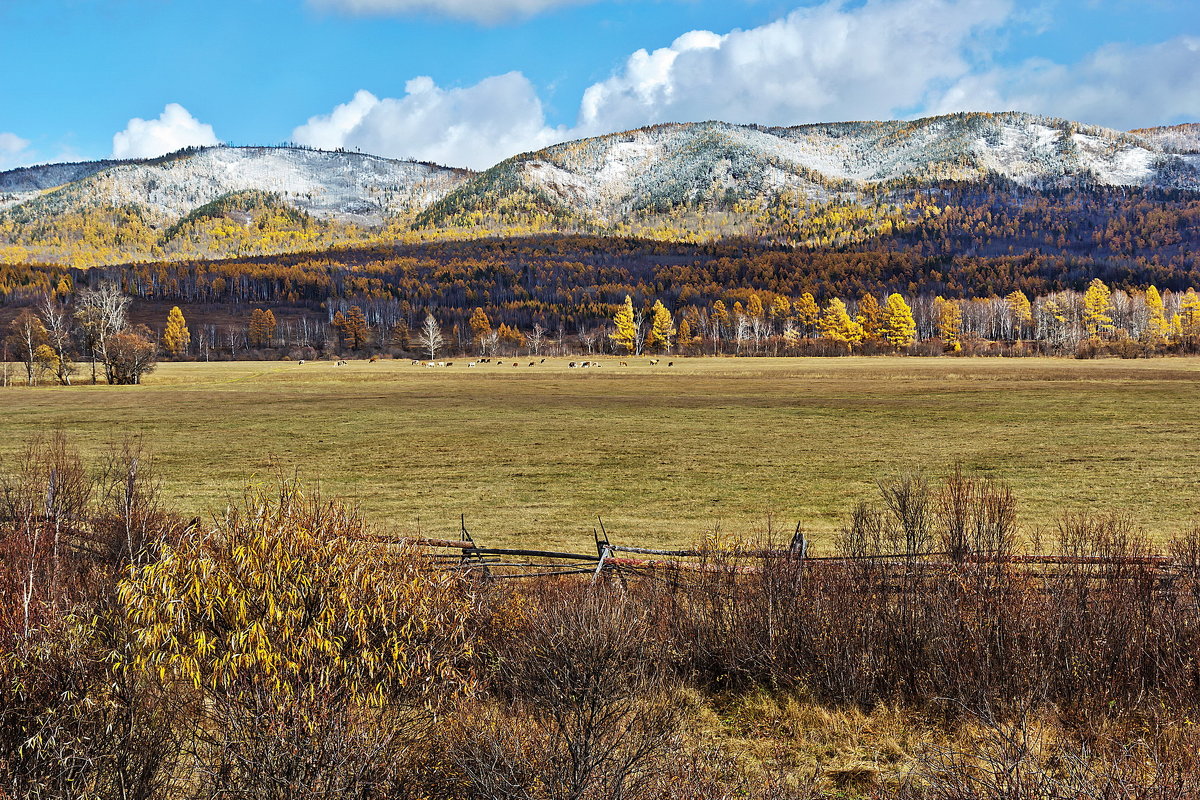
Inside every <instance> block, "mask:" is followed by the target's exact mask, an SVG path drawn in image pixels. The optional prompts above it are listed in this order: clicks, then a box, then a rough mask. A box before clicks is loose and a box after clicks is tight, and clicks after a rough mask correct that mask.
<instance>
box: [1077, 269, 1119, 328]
mask: <svg viewBox="0 0 1200 800" xmlns="http://www.w3.org/2000/svg"><path fill="white" fill-rule="evenodd" d="M1111 313H1112V292H1110V291H1109V290H1108V287H1107V286H1105V285H1104V281H1102V280H1100V279H1099V278H1093V279H1092V282H1091V283H1090V284H1088V288H1087V291H1086V292H1084V294H1083V329H1084V330H1085V331H1087V334H1088V336H1090V337H1092V338H1094V339H1095V338H1103V337H1108V336H1110V335H1111V334H1112V332H1113V319H1112V316H1111Z"/></svg>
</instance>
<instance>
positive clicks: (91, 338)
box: [75, 283, 132, 383]
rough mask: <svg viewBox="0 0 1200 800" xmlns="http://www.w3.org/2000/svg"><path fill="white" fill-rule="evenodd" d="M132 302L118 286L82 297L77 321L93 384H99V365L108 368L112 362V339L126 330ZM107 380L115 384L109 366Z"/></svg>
mask: <svg viewBox="0 0 1200 800" xmlns="http://www.w3.org/2000/svg"><path fill="white" fill-rule="evenodd" d="M130 302H132V301H131V300H130V298H129V297H126V296H125V295H123V294H121V290H120V289H119V288H117V285H116V284H115V283H105V284H103V285H101V286H100V288H99V289H87V290H84V291H82V292H80V293H79V298H78V300H77V301H76V304H75V318H76V320H77V321H78V322H79V326H80V328H81V329H82V331H83V336H84V342H85V346H86V347H87V348H88V353H89V355H90V356H91V359H92V383H95V382H96V362H97V361H99V362H101V363H103V364H106V365H107V364H108V362H109V359H108V342H109V339H110V338H111V337H112V336H114V335H115V334H117V333H120V332H121V331H123V330H125V326H126V324H127V314H128V312H129V304H130ZM105 378H106V379H108V381H109V383H112V375H111V373H110V372H109V371H108V367H107V366H106V367H105Z"/></svg>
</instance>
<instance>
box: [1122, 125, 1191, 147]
mask: <svg viewBox="0 0 1200 800" xmlns="http://www.w3.org/2000/svg"><path fill="white" fill-rule="evenodd" d="M1130 133H1132V134H1134V135H1135V136H1138V137H1140V138H1142V139H1145V140H1146V141H1148V142H1151V143H1153V144H1157V145H1158V146H1159V147H1161V148H1162V149H1163V150H1164V151H1165V152H1168V153H1181V154H1186V155H1196V154H1200V123H1196V122H1191V123H1187V124H1184V125H1172V126H1170V127H1168V128H1142V129H1141V130H1137V131H1130Z"/></svg>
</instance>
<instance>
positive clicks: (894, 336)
mask: <svg viewBox="0 0 1200 800" xmlns="http://www.w3.org/2000/svg"><path fill="white" fill-rule="evenodd" d="M880 332H881V333H882V334H883V338H884V340H885V341H886V342H887V343H888V344H890V345H891V346H892V347H897V348H902V347H908V346H909V345H911V344H912V343H913V342H914V341H915V340H916V338H917V322H916V320H915V319H913V313H912V309H911V308H909V306H908V303H906V302H904V298H903V297H901V296H900V295H899V294H895V293H893V294H890V295H888V299H887V302H886V303H885V304H884V306H883V321H882V324H881V326H880Z"/></svg>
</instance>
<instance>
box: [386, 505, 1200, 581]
mask: <svg viewBox="0 0 1200 800" xmlns="http://www.w3.org/2000/svg"><path fill="white" fill-rule="evenodd" d="M371 543H372V544H375V545H380V546H403V547H410V548H415V549H417V550H419V551H421V552H422V554H423V556H424V558H426V559H427V560H428V562H429V564H430V567H431V568H435V569H442V570H448V571H452V572H459V573H465V574H470V575H475V576H482V577H486V578H489V579H516V578H534V577H551V576H566V575H587V574H591V575H592V577H593V580H595V579H599V578H601V577H607V576H612V575H617V576H620V577H621V578H622V579H624V577H625V576H631V575H646V574H661V573H664V572H671V573H725V574H730V575H753V574H761V573H762V572H763V571H764V569H765V568H767V565H769V564H780V563H785V564H787V565H789V566H790V567H791V568H792V569H795V570H797V571H812V570H822V569H843V570H844V569H852V568H857V569H864V570H867V569H869V570H873V571H886V572H890V573H894V574H895V575H897V576H905V577H909V578H936V577H945V576H947V575H950V574H953V573H962V572H963V571H971V570H974V571H979V570H982V569H986V568H1011V569H1013V570H1017V571H1019V572H1020V573H1021V574H1022V575H1024V576H1026V577H1029V578H1034V579H1037V578H1042V579H1048V578H1051V577H1054V576H1056V575H1063V574H1065V573H1066V571H1067V570H1068V568H1069V569H1070V574H1071V575H1073V576H1078V577H1083V578H1097V579H1114V578H1121V577H1128V576H1133V575H1145V574H1146V573H1147V572H1153V573H1156V574H1158V575H1160V576H1162V577H1164V578H1171V577H1183V576H1191V577H1195V576H1196V575H1197V573H1198V572H1200V565H1195V564H1188V563H1183V562H1181V561H1179V560H1177V559H1174V558H1172V557H1170V556H1164V555H1154V554H1138V555H1129V556H1105V555H1064V554H1027V553H1001V554H997V553H959V554H954V553H950V552H946V551H925V552H918V553H871V554H862V555H832V556H813V555H810V554H809V552H808V541H807V539H806V537H805V536H804V534H803V532H802V530H801V529H800V527H799V526H797V528H796V532H795V534H794V536H793V537H792V541H791V543H790V545H789V546H788V547H786V548H757V549H741V548H731V549H704V548H690V549H662V548H651V547H639V546H634V545H626V544H617V543H613V542H611V541H609V538H608V534H607V532H605V531H604V528H603V523H601V526H600V528H599V529H598V530H597V531H596V532H595V534H594V545H595V552H587V553H577V552H567V551H561V550H539V549H532V548H511V547H486V546H483V545H480V544H478V543H477V542H476V541H475V539H474V537H473V536H472V535H471V534H470V532H468V530H467V527H466V521H465V520H462V525H461V533H460V538H459V539H434V538H424V537H416V538H413V537H398V538H384V537H380V538H375V539H372V540H371ZM641 556H654V558H643V557H641Z"/></svg>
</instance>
